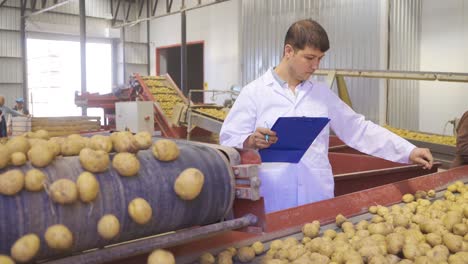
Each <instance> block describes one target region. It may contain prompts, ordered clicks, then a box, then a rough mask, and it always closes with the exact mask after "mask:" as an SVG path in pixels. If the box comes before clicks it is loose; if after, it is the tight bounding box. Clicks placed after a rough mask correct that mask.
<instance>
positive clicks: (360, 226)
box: [356, 220, 369, 230]
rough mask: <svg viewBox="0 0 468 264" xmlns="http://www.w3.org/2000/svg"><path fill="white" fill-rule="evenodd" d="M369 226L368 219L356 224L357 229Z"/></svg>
mask: <svg viewBox="0 0 468 264" xmlns="http://www.w3.org/2000/svg"><path fill="white" fill-rule="evenodd" d="M368 226H369V222H367V221H366V220H361V221H359V223H357V224H356V230H364V229H367V227H368Z"/></svg>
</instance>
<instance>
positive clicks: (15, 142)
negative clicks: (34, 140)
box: [5, 137, 31, 154]
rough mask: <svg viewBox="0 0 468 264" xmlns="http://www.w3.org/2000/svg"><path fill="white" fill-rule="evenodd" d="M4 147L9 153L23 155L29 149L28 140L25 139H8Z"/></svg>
mask: <svg viewBox="0 0 468 264" xmlns="http://www.w3.org/2000/svg"><path fill="white" fill-rule="evenodd" d="M5 146H6V147H7V148H8V150H9V151H10V153H15V152H22V153H24V154H26V153H28V150H29V149H30V148H31V145H30V144H29V141H28V139H26V138H25V137H13V138H10V139H8V141H7V143H6V144H5Z"/></svg>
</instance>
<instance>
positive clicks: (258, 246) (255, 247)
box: [252, 241, 265, 255]
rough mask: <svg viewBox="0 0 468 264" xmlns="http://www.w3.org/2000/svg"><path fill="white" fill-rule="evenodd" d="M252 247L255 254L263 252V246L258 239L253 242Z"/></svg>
mask: <svg viewBox="0 0 468 264" xmlns="http://www.w3.org/2000/svg"><path fill="white" fill-rule="evenodd" d="M252 248H253V250H254V251H255V255H260V254H262V253H263V251H265V246H264V245H263V243H262V242H260V241H257V242H255V243H253V244H252Z"/></svg>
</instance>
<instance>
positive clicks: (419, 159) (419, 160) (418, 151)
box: [409, 148, 434, 169]
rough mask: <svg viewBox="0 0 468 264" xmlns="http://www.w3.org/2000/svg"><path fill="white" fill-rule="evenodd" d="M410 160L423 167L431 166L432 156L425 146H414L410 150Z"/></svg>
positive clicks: (428, 167)
mask: <svg viewBox="0 0 468 264" xmlns="http://www.w3.org/2000/svg"><path fill="white" fill-rule="evenodd" d="M409 159H410V161H411V162H412V163H414V164H419V165H422V166H423V169H430V168H432V164H433V162H434V158H433V157H432V154H431V151H430V150H429V149H427V148H415V149H413V151H411V154H410V157H409Z"/></svg>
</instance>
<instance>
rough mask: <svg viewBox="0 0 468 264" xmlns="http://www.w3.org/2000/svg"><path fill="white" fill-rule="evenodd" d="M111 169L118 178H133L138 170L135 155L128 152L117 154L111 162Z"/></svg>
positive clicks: (138, 165)
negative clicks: (116, 173) (115, 172)
mask: <svg viewBox="0 0 468 264" xmlns="http://www.w3.org/2000/svg"><path fill="white" fill-rule="evenodd" d="M112 167H114V169H115V170H116V171H117V172H118V173H119V174H120V176H126V177H130V176H135V175H137V174H138V171H139V170H140V161H138V159H137V157H136V156H135V154H132V153H128V152H122V153H117V154H116V155H115V156H114V159H113V160H112Z"/></svg>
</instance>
